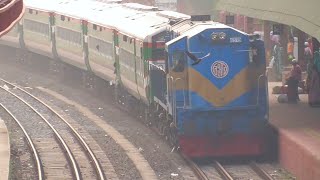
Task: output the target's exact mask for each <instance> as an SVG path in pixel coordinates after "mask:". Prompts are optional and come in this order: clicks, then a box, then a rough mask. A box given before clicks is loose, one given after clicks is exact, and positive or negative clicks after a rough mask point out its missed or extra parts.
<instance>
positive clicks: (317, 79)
mask: <svg viewBox="0 0 320 180" xmlns="http://www.w3.org/2000/svg"><path fill="white" fill-rule="evenodd" d="M317 56H318V57H317V58H320V56H319V53H318V54H317ZM319 60H320V59H319ZM319 74H320V73H319V71H318V70H317V66H316V65H313V66H312V76H311V80H310V87H309V92H308V101H309V105H310V106H311V107H315V106H317V107H320V76H319Z"/></svg>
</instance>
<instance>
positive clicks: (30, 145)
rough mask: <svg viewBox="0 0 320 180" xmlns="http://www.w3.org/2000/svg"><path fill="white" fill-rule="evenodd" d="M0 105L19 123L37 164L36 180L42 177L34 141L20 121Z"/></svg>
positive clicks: (41, 168) (40, 179)
mask: <svg viewBox="0 0 320 180" xmlns="http://www.w3.org/2000/svg"><path fill="white" fill-rule="evenodd" d="M0 106H1V107H2V108H3V109H4V110H5V111H6V112H7V113H8V114H9V115H10V116H11V118H12V119H14V120H15V121H16V123H17V124H18V125H19V127H20V129H21V130H22V131H23V133H24V135H25V137H26V138H27V141H28V145H29V148H30V149H31V150H32V154H33V156H34V159H35V161H36V164H37V169H38V180H42V179H44V173H43V166H42V163H41V159H40V157H39V153H38V151H37V149H36V148H35V146H34V143H33V141H32V139H31V138H30V136H29V134H28V133H27V131H26V130H25V129H24V127H23V126H22V124H21V123H20V121H19V120H18V119H17V118H16V117H15V116H14V115H13V114H12V113H11V112H10V111H9V110H8V109H7V108H6V107H4V106H3V104H1V103H0Z"/></svg>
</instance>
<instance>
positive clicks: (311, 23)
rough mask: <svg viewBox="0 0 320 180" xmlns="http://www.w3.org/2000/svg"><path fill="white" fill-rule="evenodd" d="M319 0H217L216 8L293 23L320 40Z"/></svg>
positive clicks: (288, 23)
mask: <svg viewBox="0 0 320 180" xmlns="http://www.w3.org/2000/svg"><path fill="white" fill-rule="evenodd" d="M319 7H320V1H319V0H308V1H301V0H281V1H279V0H268V1H265V0H217V2H216V4H215V7H214V6H213V9H214V10H222V11H228V12H231V13H236V14H242V15H245V16H249V17H253V18H258V19H262V20H269V21H274V22H278V23H282V24H287V25H292V26H295V27H296V28H298V29H300V30H301V31H304V32H305V33H307V34H309V35H311V36H313V37H315V38H317V39H318V40H319V41H320V14H319V13H318V10H319Z"/></svg>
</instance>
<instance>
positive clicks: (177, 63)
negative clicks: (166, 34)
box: [172, 50, 186, 72]
mask: <svg viewBox="0 0 320 180" xmlns="http://www.w3.org/2000/svg"><path fill="white" fill-rule="evenodd" d="M185 64H186V62H185V53H184V51H179V50H178V51H175V52H174V53H173V55H172V71H174V72H182V71H184V69H185Z"/></svg>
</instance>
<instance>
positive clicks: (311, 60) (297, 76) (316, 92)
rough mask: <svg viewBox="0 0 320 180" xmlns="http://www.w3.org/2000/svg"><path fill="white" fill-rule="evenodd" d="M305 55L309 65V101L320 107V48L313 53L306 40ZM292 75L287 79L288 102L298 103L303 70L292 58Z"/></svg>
mask: <svg viewBox="0 0 320 180" xmlns="http://www.w3.org/2000/svg"><path fill="white" fill-rule="evenodd" d="M304 45H305V49H304V57H305V62H306V64H307V65H306V67H307V79H306V90H307V92H308V102H309V105H310V106H312V107H316V106H317V107H318V106H319V107H320V52H319V51H320V49H319V50H318V51H315V52H314V53H312V50H311V48H310V44H309V43H308V42H305V44H304ZM291 63H292V69H291V72H290V76H289V77H288V78H287V79H286V84H287V85H288V91H287V96H288V102H290V103H297V101H300V99H299V93H298V88H299V82H301V80H302V70H301V67H300V65H299V63H298V61H297V60H296V59H294V57H293V59H292V61H291Z"/></svg>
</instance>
